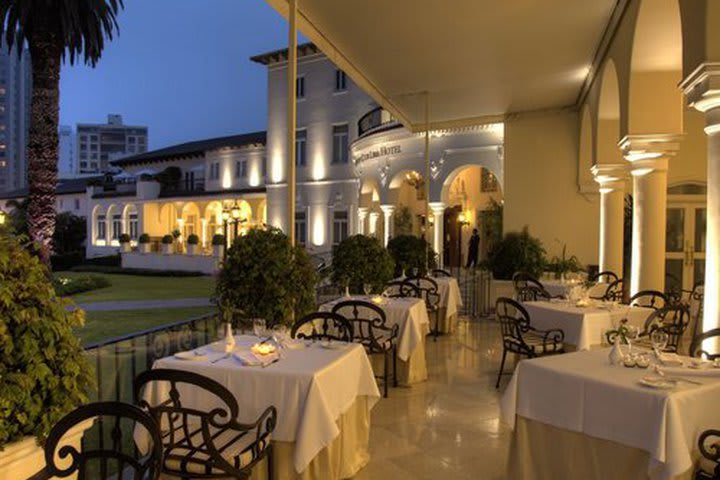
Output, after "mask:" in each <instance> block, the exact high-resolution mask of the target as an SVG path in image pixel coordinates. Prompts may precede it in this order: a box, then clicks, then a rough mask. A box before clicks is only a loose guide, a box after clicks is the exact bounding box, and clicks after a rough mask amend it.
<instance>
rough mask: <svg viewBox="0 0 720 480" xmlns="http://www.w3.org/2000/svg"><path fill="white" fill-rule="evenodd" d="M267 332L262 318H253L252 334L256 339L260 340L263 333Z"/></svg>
mask: <svg viewBox="0 0 720 480" xmlns="http://www.w3.org/2000/svg"><path fill="white" fill-rule="evenodd" d="M266 331H267V325H266V323H265V319H263V318H255V319H253V333H254V334H255V336H256V337H258V338H261V337H263V336H265V332H266Z"/></svg>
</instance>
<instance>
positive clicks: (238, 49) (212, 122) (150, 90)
mask: <svg viewBox="0 0 720 480" xmlns="http://www.w3.org/2000/svg"><path fill="white" fill-rule="evenodd" d="M118 22H119V24H120V35H119V36H117V37H115V38H114V39H113V41H112V42H110V43H108V44H107V46H106V48H105V51H104V53H103V56H102V59H101V60H100V62H99V63H98V65H97V66H96V67H95V68H90V67H87V66H85V65H82V64H81V65H74V66H70V65H68V64H65V65H64V66H63V68H62V72H61V83H60V123H61V124H62V125H73V126H74V125H75V124H76V123H102V122H105V120H106V116H107V114H108V113H120V114H122V115H123V120H124V122H125V123H127V124H132V125H147V126H148V127H149V135H150V148H151V149H155V148H160V147H163V146H166V145H171V144H175V143H180V142H184V141H188V140H193V139H199V138H209V137H214V136H222V135H231V134H235V133H242V132H248V131H254V130H263V129H265V128H266V124H267V88H266V71H265V67H264V66H262V65H258V64H255V63H253V62H250V60H249V57H250V56H252V55H255V54H258V53H262V52H265V51H269V50H275V49H277V48H282V47H284V46H286V45H287V23H286V22H285V20H284V19H283V18H282V17H281V16H280V15H279V14H278V13H277V12H275V11H274V10H273V9H272V8H270V7H269V6H268V5H267V4H266V3H265V2H264V1H262V0H125V9H124V10H123V11H122V12H121V13H120V15H119V17H118Z"/></svg>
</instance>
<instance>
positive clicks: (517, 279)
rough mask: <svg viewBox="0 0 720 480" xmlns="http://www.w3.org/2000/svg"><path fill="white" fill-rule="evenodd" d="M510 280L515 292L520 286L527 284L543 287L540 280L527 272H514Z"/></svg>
mask: <svg viewBox="0 0 720 480" xmlns="http://www.w3.org/2000/svg"><path fill="white" fill-rule="evenodd" d="M512 282H513V287H514V288H515V292H517V291H518V289H520V288H523V287H527V286H528V285H532V286H535V287H540V288H545V287H543V285H542V283H540V280H538V279H537V278H535V277H534V276H532V275H530V274H529V273H527V272H515V273H514V274H513V276H512Z"/></svg>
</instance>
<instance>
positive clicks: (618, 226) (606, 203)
mask: <svg viewBox="0 0 720 480" xmlns="http://www.w3.org/2000/svg"><path fill="white" fill-rule="evenodd" d="M626 172H627V168H626V166H625V165H618V164H607V165H601V164H598V165H595V166H593V167H592V173H593V176H594V177H595V181H596V182H597V183H598V185H599V191H600V244H599V247H600V248H599V258H598V265H599V266H600V271H601V272H605V271H608V270H609V271H611V272H615V273H616V274H617V275H618V276H620V277H622V275H623V231H624V227H625V223H624V215H625V175H626Z"/></svg>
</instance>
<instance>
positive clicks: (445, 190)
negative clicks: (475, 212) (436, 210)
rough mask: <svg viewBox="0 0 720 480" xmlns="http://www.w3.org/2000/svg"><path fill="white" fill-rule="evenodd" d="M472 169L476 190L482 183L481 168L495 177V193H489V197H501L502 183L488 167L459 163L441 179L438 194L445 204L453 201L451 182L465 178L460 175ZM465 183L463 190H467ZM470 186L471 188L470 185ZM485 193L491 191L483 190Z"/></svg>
mask: <svg viewBox="0 0 720 480" xmlns="http://www.w3.org/2000/svg"><path fill="white" fill-rule="evenodd" d="M472 170H475V172H473V173H474V174H475V175H477V176H478V178H477V179H473V182H475V181H476V180H477V182H478V183H477V186H478V190H480V186H481V183H482V175H484V174H483V173H482V172H481V170H485V171H486V172H487V175H491V176H492V177H493V178H494V179H495V185H496V188H497V190H496V193H497V194H494V195H489V197H499V198H502V185H501V184H500V181H499V180H498V178H497V175H495V173H494V172H493V171H492V170H490V169H489V168H487V167H485V166H484V165H477V164H472V163H471V164H465V165H460V166H458V167H455V169H453V170H452V171H451V172H450V173H449V174H448V175H447V176H446V177H445V180H443V183H442V191H441V194H440V199H441V201H442V202H443V203H445V205H447V206H450V204H451V203H453V202H454V198H453V192H452V189H453V184H454V183H455V180H465V179H463V178H462V177H461V175H463V174H465V175H467V174H468V173H469V172H471V171H472ZM467 188H468V187H467V185H466V186H465V191H466V192H467ZM470 188H473V187H472V186H470ZM485 193H492V192H485ZM463 208H465V205H463Z"/></svg>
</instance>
